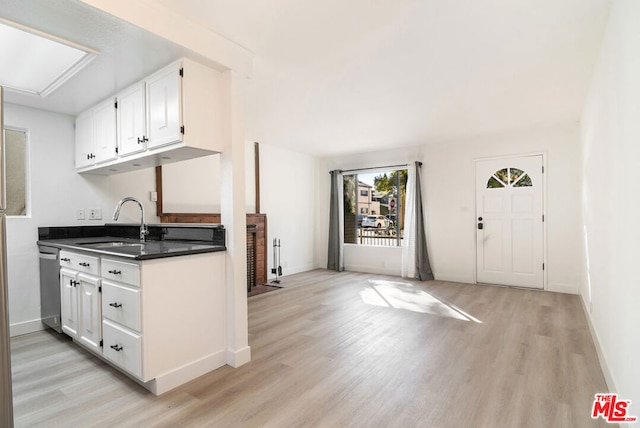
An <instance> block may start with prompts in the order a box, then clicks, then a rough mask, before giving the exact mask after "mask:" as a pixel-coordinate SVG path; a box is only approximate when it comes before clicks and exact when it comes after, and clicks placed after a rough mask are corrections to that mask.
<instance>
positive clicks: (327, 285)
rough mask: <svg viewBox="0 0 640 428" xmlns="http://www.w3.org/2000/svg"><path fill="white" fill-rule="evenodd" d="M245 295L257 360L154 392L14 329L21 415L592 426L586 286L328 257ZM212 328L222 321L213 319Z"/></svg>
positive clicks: (95, 420) (73, 419)
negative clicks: (477, 280)
mask: <svg viewBox="0 0 640 428" xmlns="http://www.w3.org/2000/svg"><path fill="white" fill-rule="evenodd" d="M281 285H283V286H284V287H285V288H283V289H281V290H278V291H273V292H270V293H267V294H262V295H258V296H255V297H252V298H250V299H249V334H250V336H249V342H250V345H251V348H252V354H253V358H252V361H251V362H250V363H248V364H246V365H244V366H242V367H240V368H237V369H233V368H230V367H226V366H225V367H223V368H221V369H218V370H216V371H214V372H211V373H209V374H207V375H205V376H203V377H201V378H199V379H196V380H195V381H193V382H190V383H189V384H187V385H184V386H182V387H180V388H178V389H176V390H173V391H170V392H169V393H167V394H165V395H162V396H160V397H156V396H154V395H152V394H150V393H149V392H147V391H146V390H144V389H143V388H141V387H140V386H138V385H137V384H136V383H134V382H133V381H131V380H129V379H128V378H127V377H125V376H124V375H122V374H120V373H119V372H118V371H117V370H115V369H113V368H111V367H109V366H108V365H105V364H104V363H102V362H100V360H98V359H97V358H95V357H92V356H91V354H90V353H89V352H86V351H84V350H82V349H81V348H80V347H79V346H77V345H75V344H73V343H71V342H69V341H68V340H66V339H65V336H63V335H58V334H57V333H50V332H38V333H33V334H29V335H25V336H21V337H16V338H14V339H12V364H13V373H14V376H13V381H14V406H15V424H16V427H258V426H267V427H278V428H280V427H307V426H310V427H346V426H352V427H403V428H406V427H545V428H548V427H563V428H564V427H590V426H610V425H607V424H606V423H604V421H602V420H601V419H600V420H592V419H591V417H590V411H591V405H592V402H593V398H594V394H595V393H598V392H605V391H606V386H605V382H604V378H603V375H602V372H601V369H600V366H599V364H598V360H597V356H596V352H595V348H594V345H593V342H592V340H591V337H590V335H589V330H588V327H587V323H586V319H585V316H584V313H583V311H582V307H581V304H580V301H579V298H578V297H577V296H573V295H566V294H556V293H548V292H540V291H531V290H521V289H510V288H503V287H492V286H477V285H467V284H457V283H450V282H442V281H431V282H424V283H420V282H415V281H408V280H403V279H400V278H396V277H388V276H380V275H369V274H362V273H344V272H343V273H336V272H329V271H324V270H316V271H312V272H307V273H303V274H298V275H292V276H289V277H285V278H283V283H282V284H281ZM212 328H216V327H215V326H212Z"/></svg>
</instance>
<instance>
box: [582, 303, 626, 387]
mask: <svg viewBox="0 0 640 428" xmlns="http://www.w3.org/2000/svg"><path fill="white" fill-rule="evenodd" d="M579 297H580V302H582V309H583V311H584V316H585V317H586V318H587V324H588V325H589V332H590V333H591V339H592V340H593V344H594V346H595V347H596V353H597V354H598V361H599V362H600V369H601V370H602V374H603V376H604V381H605V382H606V384H607V388H608V389H609V391H602V392H616V391H618V389H617V388H616V385H615V382H614V381H613V374H612V373H611V370H610V369H609V365H608V364H607V360H606V358H605V356H604V352H603V350H602V346H600V340H599V339H598V333H596V329H595V327H594V325H593V321H592V319H591V313H590V312H589V308H587V302H585V301H584V298H583V296H582V295H580V296H579Z"/></svg>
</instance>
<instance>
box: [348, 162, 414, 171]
mask: <svg viewBox="0 0 640 428" xmlns="http://www.w3.org/2000/svg"><path fill="white" fill-rule="evenodd" d="M401 166H409V164H408V163H405V164H401V165H386V166H372V167H369V168H356V169H347V170H345V171H341V172H342V173H345V172H346V173H350V172H358V171H369V170H372V169H383V168H399V167H401Z"/></svg>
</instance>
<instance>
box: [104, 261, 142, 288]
mask: <svg viewBox="0 0 640 428" xmlns="http://www.w3.org/2000/svg"><path fill="white" fill-rule="evenodd" d="M100 276H102V277H103V278H105V279H110V280H113V281H118V282H122V283H124V284H129V285H135V286H136V287H139V286H140V266H139V265H138V264H135V263H127V262H121V261H119V260H112V259H106V258H103V259H102V265H101V274H100Z"/></svg>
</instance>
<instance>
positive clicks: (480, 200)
mask: <svg viewBox="0 0 640 428" xmlns="http://www.w3.org/2000/svg"><path fill="white" fill-rule="evenodd" d="M542 176H543V171H542V155H537V156H523V157H518V158H509V159H492V160H482V161H477V163H476V233H477V241H476V242H477V244H476V245H477V260H476V269H477V282H479V283H486V284H500V285H512V286H516V287H530V288H543V286H544V275H543V271H544V266H543V262H544V250H543V248H544V247H543V236H544V231H543V221H544V219H543V211H542V210H543V203H542V201H543V189H544V186H543V182H542Z"/></svg>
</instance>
